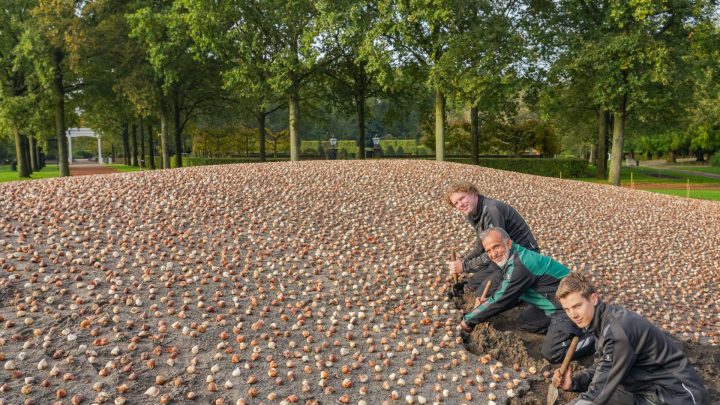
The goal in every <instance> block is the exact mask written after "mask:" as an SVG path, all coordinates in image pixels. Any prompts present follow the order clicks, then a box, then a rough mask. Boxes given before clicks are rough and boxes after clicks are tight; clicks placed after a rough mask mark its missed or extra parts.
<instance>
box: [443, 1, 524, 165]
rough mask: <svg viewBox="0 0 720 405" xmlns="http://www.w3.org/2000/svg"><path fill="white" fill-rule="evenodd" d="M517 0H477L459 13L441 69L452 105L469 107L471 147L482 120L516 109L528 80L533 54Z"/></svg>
mask: <svg viewBox="0 0 720 405" xmlns="http://www.w3.org/2000/svg"><path fill="white" fill-rule="evenodd" d="M520 6H521V4H519V3H516V2H505V1H502V2H496V1H489V0H473V1H470V2H465V9H464V10H463V12H461V13H457V14H454V20H455V23H454V24H452V25H451V27H452V29H453V32H452V35H450V36H449V39H448V44H447V50H446V51H445V52H444V53H443V55H442V57H441V59H440V60H439V61H438V66H437V72H438V74H439V75H442V76H443V77H445V79H446V80H447V83H448V91H447V94H448V96H449V97H448V98H449V100H450V102H451V105H455V106H456V107H457V108H461V109H465V108H467V107H468V106H469V107H470V111H469V114H470V117H469V118H470V149H469V150H470V152H471V156H472V160H473V163H474V164H477V163H478V155H479V150H480V145H479V140H480V120H479V117H480V115H482V117H483V120H484V121H488V120H493V121H497V122H501V121H506V120H507V119H508V118H509V116H511V115H513V114H514V113H515V112H516V111H517V107H518V101H519V99H520V93H521V89H522V85H523V80H522V79H521V75H520V72H519V71H520V70H521V69H523V68H524V69H526V70H527V69H528V68H529V67H528V66H522V65H521V63H520V61H522V60H524V59H526V58H527V57H528V56H529V55H528V54H529V52H528V48H529V47H528V46H526V40H525V38H524V37H525V36H524V35H522V32H523V30H524V28H523V27H522V25H521V24H520V23H521V22H522V18H520V17H521V16H522V13H523V11H522V7H520Z"/></svg>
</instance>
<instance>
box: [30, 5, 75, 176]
mask: <svg viewBox="0 0 720 405" xmlns="http://www.w3.org/2000/svg"><path fill="white" fill-rule="evenodd" d="M79 5H80V1H79V0H68V1H54V0H38V2H37V4H36V5H35V7H34V8H33V9H32V11H31V13H32V17H33V18H32V20H31V21H30V24H28V26H27V29H26V38H25V40H26V45H25V46H24V48H23V52H24V55H25V57H27V58H29V59H30V60H32V63H33V65H34V68H35V72H36V73H37V77H38V78H39V79H40V82H41V83H42V85H43V86H44V87H45V88H46V89H47V90H49V91H50V93H51V94H52V97H53V100H54V106H53V112H54V116H55V133H56V138H57V143H58V168H59V170H60V176H69V175H70V167H69V158H70V155H69V153H70V151H68V143H67V136H66V130H67V122H66V119H67V117H66V108H65V107H66V98H68V96H69V94H70V93H72V92H73V91H74V90H75V83H74V81H75V79H76V78H75V77H73V75H72V72H71V71H70V69H69V67H68V55H69V53H70V50H69V43H68V42H69V38H71V37H72V35H73V33H74V32H76V30H77V24H78V21H79V18H78V17H77V15H76V14H75V11H76V10H77V8H78V6H79Z"/></svg>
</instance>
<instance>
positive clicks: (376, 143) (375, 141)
mask: <svg viewBox="0 0 720 405" xmlns="http://www.w3.org/2000/svg"><path fill="white" fill-rule="evenodd" d="M372 141H373V157H374V158H379V157H380V154H381V152H382V150H381V149H380V137H378V136H377V135H376V136H375V137H373V139H372Z"/></svg>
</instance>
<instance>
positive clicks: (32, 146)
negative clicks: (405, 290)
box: [28, 136, 40, 172]
mask: <svg viewBox="0 0 720 405" xmlns="http://www.w3.org/2000/svg"><path fill="white" fill-rule="evenodd" d="M28 152H29V153H30V171H33V172H36V171H38V170H40V169H38V161H37V156H36V152H37V144H36V142H35V138H34V137H32V136H29V137H28Z"/></svg>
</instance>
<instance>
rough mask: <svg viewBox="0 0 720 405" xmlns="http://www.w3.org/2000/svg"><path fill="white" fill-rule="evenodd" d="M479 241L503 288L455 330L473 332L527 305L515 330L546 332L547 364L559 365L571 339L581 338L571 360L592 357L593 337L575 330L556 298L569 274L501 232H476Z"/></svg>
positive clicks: (543, 346) (496, 229)
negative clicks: (505, 313) (477, 326)
mask: <svg viewBox="0 0 720 405" xmlns="http://www.w3.org/2000/svg"><path fill="white" fill-rule="evenodd" d="M479 238H480V241H481V243H482V245H483V247H484V248H485V251H486V252H487V255H488V257H489V258H490V260H492V261H493V262H495V264H496V265H497V266H498V267H499V268H500V269H501V271H502V283H501V284H500V286H499V288H498V289H497V291H496V292H495V294H493V295H492V297H490V298H488V299H487V300H486V301H485V302H482V303H481V304H480V305H478V306H476V307H475V308H473V310H471V311H470V312H468V313H467V314H465V315H464V317H463V320H462V322H461V323H460V327H461V328H462V329H463V330H464V331H465V332H469V331H471V330H472V328H473V327H474V326H475V325H477V324H479V323H480V322H484V321H486V320H488V319H490V318H492V317H494V316H495V315H498V314H500V313H501V312H503V311H506V310H508V309H510V308H513V307H514V306H515V305H516V304H517V303H518V302H519V301H522V302H525V303H527V304H528V305H527V307H526V308H525V310H524V311H523V312H522V313H521V314H520V316H518V327H519V328H521V329H524V330H531V329H536V331H535V332H536V333H545V334H546V335H545V339H544V340H543V345H542V355H543V357H545V358H546V359H547V360H548V361H550V362H551V363H559V362H560V361H562V359H563V357H564V356H565V353H566V352H567V351H568V348H569V346H570V342H571V340H572V338H573V337H574V336H578V337H580V339H579V343H578V345H577V349H576V350H574V355H575V358H580V357H583V356H585V355H589V354H590V353H592V350H593V345H592V338H591V337H588V336H586V335H585V333H584V332H583V331H582V330H580V329H579V328H577V327H576V326H575V325H574V324H573V323H572V322H571V321H570V319H569V318H568V316H567V315H566V314H565V312H563V311H562V308H561V306H560V303H559V302H558V301H557V299H555V292H556V291H557V288H558V285H559V283H560V280H561V279H562V278H564V277H565V276H567V275H568V274H570V270H568V268H567V267H565V266H563V265H562V264H560V263H559V262H557V261H555V260H553V259H551V258H549V257H547V256H543V255H541V254H540V253H537V252H534V251H532V250H528V249H525V248H523V247H522V246H520V245H517V244H515V243H514V241H512V240H511V239H510V236H509V235H508V234H507V233H506V232H505V231H504V230H503V229H502V228H490V229H487V230H485V231H483V232H481V233H480V235H479Z"/></svg>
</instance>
